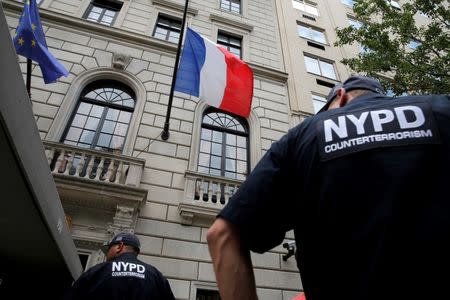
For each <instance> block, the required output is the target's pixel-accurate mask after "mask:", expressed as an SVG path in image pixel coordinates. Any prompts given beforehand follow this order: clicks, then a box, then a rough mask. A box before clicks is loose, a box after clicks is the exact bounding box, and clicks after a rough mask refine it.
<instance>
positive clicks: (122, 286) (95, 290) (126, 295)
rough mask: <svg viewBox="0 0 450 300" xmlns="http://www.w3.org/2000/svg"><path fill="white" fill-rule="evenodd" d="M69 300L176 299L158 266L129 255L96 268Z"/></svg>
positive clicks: (80, 281)
mask: <svg viewBox="0 0 450 300" xmlns="http://www.w3.org/2000/svg"><path fill="white" fill-rule="evenodd" d="M65 299H67V300H69V299H71V300H72V299H73V300H75V299H85V300H88V299H95V300H100V299H108V300H116V299H130V300H131V299H147V300H149V299H151V300H172V299H175V297H174V296H173V294H172V290H171V289H170V285H169V282H168V281H167V279H166V278H165V277H164V276H163V275H162V274H161V272H159V271H158V270H157V269H156V268H155V267H153V266H151V265H149V264H146V263H144V262H142V261H140V260H138V259H137V257H136V254H134V253H125V254H122V255H121V256H119V257H117V258H116V259H114V260H112V261H109V262H104V263H101V264H99V265H96V266H94V267H92V268H90V269H89V270H87V271H86V272H85V273H83V274H82V275H81V276H80V278H79V279H78V280H77V281H76V282H75V283H74V284H73V286H72V288H71V290H70V291H69V292H68V293H67V295H66V297H65Z"/></svg>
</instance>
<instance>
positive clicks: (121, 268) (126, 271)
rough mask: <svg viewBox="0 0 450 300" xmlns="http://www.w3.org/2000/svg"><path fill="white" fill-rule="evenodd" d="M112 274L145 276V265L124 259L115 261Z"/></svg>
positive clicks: (115, 275)
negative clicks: (124, 260)
mask: <svg viewBox="0 0 450 300" xmlns="http://www.w3.org/2000/svg"><path fill="white" fill-rule="evenodd" d="M111 276H113V277H118V276H125V277H126V276H132V277H138V278H145V266H143V265H141V264H135V263H128V262H123V261H118V262H113V263H112V272H111Z"/></svg>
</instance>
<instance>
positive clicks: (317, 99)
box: [312, 94, 327, 114]
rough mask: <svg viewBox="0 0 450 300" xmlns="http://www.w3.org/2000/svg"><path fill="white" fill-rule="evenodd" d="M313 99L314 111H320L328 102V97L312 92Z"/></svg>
mask: <svg viewBox="0 0 450 300" xmlns="http://www.w3.org/2000/svg"><path fill="white" fill-rule="evenodd" d="M312 101H313V106H314V113H316V114H317V113H318V112H319V110H320V109H321V108H322V107H324V105H325V104H326V103H327V98H325V97H324V96H321V95H316V94H312Z"/></svg>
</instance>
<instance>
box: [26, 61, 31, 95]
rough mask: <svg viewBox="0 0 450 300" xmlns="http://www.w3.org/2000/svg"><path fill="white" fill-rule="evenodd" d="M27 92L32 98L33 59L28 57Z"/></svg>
mask: <svg viewBox="0 0 450 300" xmlns="http://www.w3.org/2000/svg"><path fill="white" fill-rule="evenodd" d="M26 86H27V92H28V96H29V97H30V100H31V59H29V58H27V83H26Z"/></svg>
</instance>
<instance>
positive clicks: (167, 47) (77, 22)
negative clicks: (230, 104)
mask: <svg viewBox="0 0 450 300" xmlns="http://www.w3.org/2000/svg"><path fill="white" fill-rule="evenodd" d="M153 2H154V3H156V2H158V3H159V2H160V3H169V2H168V1H165V0H153ZM1 4H2V6H3V7H4V8H5V9H6V10H7V12H8V11H9V12H10V14H11V13H13V14H16V15H17V14H20V13H22V8H23V5H22V4H21V3H19V2H15V1H11V0H2V1H1ZM161 5H162V4H161ZM39 14H40V17H41V20H42V21H43V22H44V23H48V24H52V25H53V24H54V25H56V26H58V27H60V28H64V29H67V28H70V29H71V30H72V31H76V32H78V33H80V32H81V33H89V34H92V35H102V36H104V37H106V38H108V39H114V40H117V41H122V42H124V43H133V44H135V45H138V46H140V47H143V48H146V47H148V48H152V49H156V50H158V51H165V52H166V53H171V54H172V55H175V54H176V52H177V46H176V45H175V44H173V43H169V42H165V41H162V40H159V39H155V38H153V37H149V36H145V35H142V34H138V33H134V32H131V31H126V30H123V29H119V28H114V27H108V26H104V25H100V24H96V23H93V22H89V21H86V20H84V19H80V18H76V17H72V16H67V15H63V14H60V13H57V12H54V11H50V10H48V9H45V8H41V9H40V10H39ZM210 17H211V18H213V19H215V20H216V21H218V22H222V20H225V21H226V23H227V24H232V25H233V24H234V25H235V26H237V27H239V28H244V29H245V30H249V31H251V30H253V27H252V26H250V25H247V24H244V23H240V22H236V21H232V20H229V19H227V18H224V17H220V16H217V15H211V16H210ZM240 25H241V26H243V27H240ZM248 64H249V65H250V67H251V68H252V69H253V71H254V74H255V76H259V77H264V78H267V79H270V80H274V81H278V82H282V83H285V82H287V78H288V74H287V73H284V72H280V71H278V70H275V69H271V68H267V67H264V66H260V65H256V64H253V63H248Z"/></svg>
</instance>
